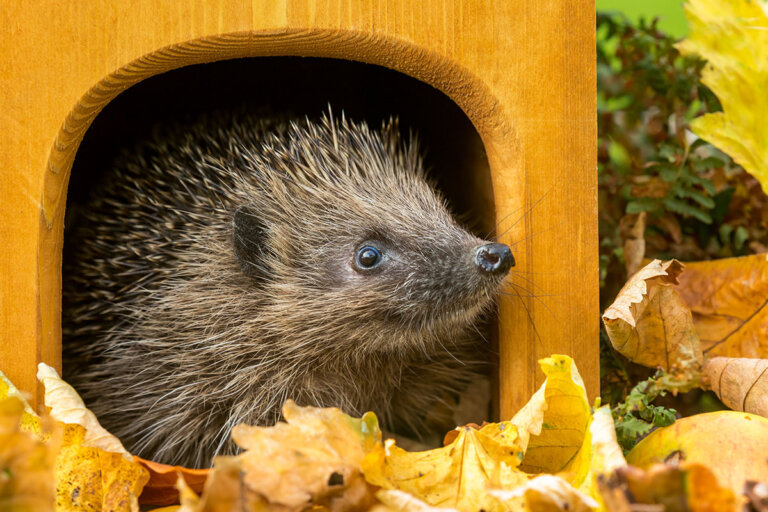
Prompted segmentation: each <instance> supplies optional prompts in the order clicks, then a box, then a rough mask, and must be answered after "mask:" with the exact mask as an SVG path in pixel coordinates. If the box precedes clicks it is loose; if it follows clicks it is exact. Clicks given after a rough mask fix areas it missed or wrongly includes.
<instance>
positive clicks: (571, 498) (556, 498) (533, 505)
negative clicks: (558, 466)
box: [489, 475, 600, 512]
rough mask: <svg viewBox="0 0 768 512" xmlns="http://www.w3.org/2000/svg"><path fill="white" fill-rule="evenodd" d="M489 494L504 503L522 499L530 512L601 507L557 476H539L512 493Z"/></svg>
mask: <svg viewBox="0 0 768 512" xmlns="http://www.w3.org/2000/svg"><path fill="white" fill-rule="evenodd" d="M489 492H490V494H491V495H493V496H494V497H495V498H497V499H499V500H501V501H504V502H509V501H513V500H515V499H517V498H521V497H522V498H524V499H525V506H526V510H527V511H529V512H560V511H562V512H589V511H590V510H593V509H595V508H597V507H599V506H600V505H599V503H597V502H596V501H595V500H594V499H593V498H591V497H589V496H586V495H584V494H582V493H581V492H579V491H577V490H576V489H574V488H573V486H571V485H570V484H569V483H568V482H566V481H565V480H563V479H562V478H560V477H559V476H555V475H539V476H537V477H536V478H534V479H533V480H530V481H528V482H526V483H525V484H523V485H522V486H520V487H518V488H517V489H514V490H512V491H500V490H491V491H489Z"/></svg>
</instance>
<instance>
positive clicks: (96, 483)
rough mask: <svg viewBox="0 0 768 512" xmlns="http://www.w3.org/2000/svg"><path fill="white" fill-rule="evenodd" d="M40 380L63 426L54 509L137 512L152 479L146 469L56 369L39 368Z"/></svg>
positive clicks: (46, 401) (57, 461) (54, 414)
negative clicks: (87, 407)
mask: <svg viewBox="0 0 768 512" xmlns="http://www.w3.org/2000/svg"><path fill="white" fill-rule="evenodd" d="M38 379H39V380H40V381H41V382H42V383H43V385H44V386H45V405H47V406H48V407H51V416H52V417H53V418H54V419H56V420H57V421H59V422H61V423H63V424H64V429H63V430H64V433H63V442H62V447H61V450H60V451H59V454H58V457H57V458H56V469H55V477H56V510H57V511H59V512H67V511H78V512H81V511H94V512H96V511H102V512H112V511H115V512H117V511H131V512H133V511H138V509H139V506H138V500H137V497H138V496H139V494H140V493H141V490H142V488H143V487H144V484H145V483H146V482H147V480H148V479H149V475H148V473H147V470H146V469H144V468H143V467H141V465H139V464H138V463H136V462H134V461H133V458H132V457H131V455H130V454H129V453H128V452H127V451H125V448H123V446H122V444H121V443H120V441H118V440H117V438H115V437H114V436H112V435H111V434H110V433H109V432H107V431H106V430H104V428H102V427H101V425H99V423H98V421H97V420H96V417H95V416H94V415H93V413H92V412H91V411H89V410H88V409H86V408H85V404H84V403H83V401H82V400H81V399H80V397H79V396H78V395H77V392H76V391H75V390H74V389H73V388H72V387H71V386H69V385H68V384H67V383H66V382H64V381H63V380H61V379H60V378H59V376H58V374H57V373H56V371H55V370H54V369H53V368H51V367H49V366H47V365H44V364H42V363H41V364H40V366H39V367H38ZM112 450H114V451H112Z"/></svg>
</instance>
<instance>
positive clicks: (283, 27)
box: [0, 0, 599, 417]
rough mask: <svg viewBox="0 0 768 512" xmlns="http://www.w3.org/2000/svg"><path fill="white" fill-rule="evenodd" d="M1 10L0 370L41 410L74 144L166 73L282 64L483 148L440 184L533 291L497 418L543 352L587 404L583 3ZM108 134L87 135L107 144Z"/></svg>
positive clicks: (509, 358) (589, 313)
mask: <svg viewBox="0 0 768 512" xmlns="http://www.w3.org/2000/svg"><path fill="white" fill-rule="evenodd" d="M0 9H2V11H3V19H5V21H6V23H7V24H8V25H7V27H8V28H7V29H6V30H7V32H6V37H5V38H3V42H2V43H1V44H2V46H3V49H2V54H1V55H2V56H1V57H0V59H2V64H3V66H2V73H0V81H2V87H1V88H0V97H2V105H3V107H4V108H3V116H2V117H1V118H0V125H1V126H2V130H1V132H2V138H0V140H2V148H1V149H0V162H2V163H1V164H0V173H2V180H1V181H0V183H1V184H2V186H0V209H2V218H3V228H2V244H0V245H1V248H0V290H2V293H1V294H0V320H1V323H0V369H1V370H2V371H3V372H4V373H5V374H6V375H7V376H8V377H9V378H10V379H11V380H12V381H13V382H14V383H16V384H17V386H19V387H20V388H21V389H22V390H24V391H27V392H29V393H31V394H32V396H33V397H34V400H35V401H36V403H37V404H38V406H39V405H40V402H41V396H40V390H39V389H38V385H37V383H36V379H35V374H36V368H37V364H38V363H39V362H40V361H44V362H46V363H48V364H51V365H53V366H54V367H58V368H59V370H60V369H61V368H60V367H61V346H62V345H61V279H62V276H61V272H62V270H61V269H62V265H61V263H62V248H63V246H64V244H65V243H66V240H65V234H64V233H65V231H64V219H65V213H66V211H65V210H66V207H67V196H68V194H70V195H71V194H72V193H73V191H72V188H71V187H70V184H71V183H72V184H73V183H76V181H77V179H78V176H77V173H78V172H81V171H80V168H81V167H82V165H81V166H78V164H77V162H78V159H80V158H81V153H82V152H81V143H82V142H83V140H84V138H86V139H87V137H86V134H87V132H88V131H89V128H91V127H92V125H98V121H99V118H100V117H102V116H103V115H105V114H103V112H106V110H105V109H108V108H110V105H112V104H116V103H117V101H118V100H119V99H120V98H118V96H120V97H124V96H126V95H127V94H130V93H131V91H135V90H139V89H138V88H140V87H141V86H142V84H145V83H150V81H151V80H154V78H153V77H159V76H161V75H162V76H165V75H167V76H171V74H170V73H168V72H171V71H172V70H179V71H182V72H183V71H184V70H185V69H195V70H196V71H194V73H195V76H196V77H197V78H196V79H199V80H201V81H206V78H205V74H206V73H214V74H215V73H219V72H224V71H226V70H224V68H221V67H220V68H216V67H200V66H198V65H201V64H205V65H206V66H210V64H208V63H214V62H220V63H224V62H229V63H230V64H229V66H230V67H229V68H228V71H226V72H228V73H234V74H235V75H237V74H238V73H241V72H242V73H246V72H245V70H246V69H250V70H254V69H255V70H256V71H248V73H250V74H251V75H250V76H259V77H261V78H260V79H259V80H258V81H260V82H264V81H265V80H264V76H275V75H281V76H287V77H294V78H295V77H296V76H297V75H291V72H286V73H285V74H283V73H282V72H281V69H283V68H281V66H283V67H284V69H286V70H287V69H289V68H290V67H291V66H296V65H297V64H296V62H299V64H298V65H299V66H305V65H307V66H310V67H309V70H310V71H308V72H310V73H314V75H312V76H317V73H318V71H317V70H319V69H326V70H327V72H325V73H322V77H323V78H322V81H323V83H324V84H325V85H323V88H324V89H322V90H323V91H327V90H332V89H333V88H334V87H335V85H334V84H337V85H338V84H349V83H350V82H354V77H355V76H356V74H357V73H358V70H363V69H365V70H370V69H375V70H379V71H366V72H370V73H374V75H372V76H374V79H371V80H369V82H368V83H369V84H373V83H375V84H378V85H376V86H373V85H371V88H366V87H357V88H356V94H357V95H361V94H365V95H367V96H366V98H365V101H364V102H362V103H366V102H367V103H376V101H377V100H376V97H375V96H376V94H379V93H381V92H382V91H386V90H392V88H391V87H390V85H391V84H390V83H389V82H388V80H390V78H388V77H395V78H391V80H393V81H394V82H397V84H398V85H397V87H396V90H397V94H394V95H393V96H397V97H409V96H412V99H413V98H417V99H418V103H419V104H420V105H424V104H430V103H431V102H432V99H430V98H436V99H435V100H434V101H435V102H436V103H434V104H436V105H438V106H437V107H434V108H433V110H432V111H429V110H428V111H426V112H427V114H426V115H423V116H422V118H423V119H426V121H424V120H423V119H422V121H423V122H422V124H421V125H420V126H418V127H417V128H418V129H419V131H420V134H421V135H422V138H424V137H426V138H427V139H429V137H430V135H429V132H430V130H432V131H434V132H435V133H440V132H453V131H454V130H453V127H454V125H452V124H451V123H448V124H445V123H444V118H443V117H440V116H439V112H440V109H442V105H444V104H450V108H453V109H454V110H456V111H457V112H460V113H461V116H463V118H464V119H465V120H466V121H468V123H467V125H468V126H470V127H471V128H472V131H473V133H474V135H473V136H474V137H476V138H477V140H478V141H481V143H482V149H484V151H480V152H479V153H478V154H479V155H480V156H479V157H478V159H477V162H478V163H477V164H476V165H475V164H473V163H471V162H470V163H466V164H464V163H462V164H461V165H462V168H461V169H459V171H458V173H459V175H458V177H457V178H456V180H458V181H455V180H454V178H452V177H449V178H444V179H442V180H440V179H438V181H441V182H445V183H449V185H448V187H449V188H450V182H454V183H458V184H459V185H455V186H454V192H453V193H450V192H449V193H448V195H449V197H450V196H451V195H452V194H453V196H454V198H458V199H457V200H458V201H459V202H461V200H462V197H461V189H462V188H463V187H464V185H463V183H481V184H482V183H486V184H487V190H488V194H487V197H486V196H485V195H484V194H483V193H482V191H480V192H476V193H475V192H472V193H470V194H469V196H468V197H469V198H468V199H467V198H464V199H465V202H468V203H469V204H466V205H464V209H465V210H467V211H475V212H477V211H480V212H490V214H489V215H488V216H486V218H485V222H486V225H488V220H489V219H490V220H491V222H490V226H491V227H493V226H494V225H496V226H497V233H499V234H500V235H501V237H500V241H503V242H505V243H508V244H510V245H513V250H514V255H515V258H516V261H517V266H516V267H515V269H513V270H514V272H515V273H516V275H517V276H518V279H520V280H519V281H517V284H519V285H520V286H521V289H523V288H524V289H525V290H527V291H521V292H520V293H519V294H511V295H504V296H503V297H502V299H501V301H500V304H499V308H500V311H499V313H500V314H499V323H498V332H499V336H498V379H497V382H498V395H497V396H498V405H499V413H500V415H501V416H502V417H509V416H510V415H512V414H514V412H515V411H516V410H517V409H518V408H519V407H520V406H521V405H522V404H524V403H525V402H526V401H527V400H528V398H529V397H530V396H531V394H532V393H533V392H534V391H535V390H536V388H537V387H538V386H539V385H540V384H541V381H542V379H543V375H542V374H541V372H540V370H539V369H538V364H537V360H538V359H540V358H542V357H546V356H548V355H550V354H553V353H562V354H568V355H571V356H572V357H573V358H574V359H575V361H576V364H577V365H578V368H579V370H580V373H581V375H582V376H583V378H584V381H585V383H586V386H587V389H588V392H589V395H590V398H594V397H595V396H596V395H597V393H598V380H599V361H598V339H599V336H598V329H599V325H598V322H599V320H598V319H599V311H598V307H599V306H598V254H597V175H596V172H595V169H596V147H597V146H596V136H597V133H596V95H595V39H594V34H595V29H594V27H595V25H594V3H592V2H589V1H586V0H552V1H549V2H541V1H538V0H515V1H510V0H477V1H475V0H463V1H462V0H441V1H436V0H435V1H432V0H427V1H424V0H383V1H372V0H371V1H367V0H360V1H356V0H355V1H350V0H346V1H342V0H327V1H320V0H316V1H313V0H306V1H285V0H283V1H272V0H247V1H241V0H206V1H200V2H158V1H154V0H134V1H132V2H113V1H106V0H88V1H82V2H59V3H50V2H42V1H39V0H33V1H29V2H20V1H19V2H17V1H12V2H6V3H4V5H3V7H2V8H0ZM299 57H301V58H304V59H298V58H299ZM307 58H310V59H307ZM234 59H238V60H234ZM243 59H247V60H243ZM280 59H283V60H280ZM238 63H239V64H238ZM361 63H362V64H361ZM326 65H327V66H328V67H327V68H326V67H325V66H326ZM195 66H197V67H195ZM260 66H267V67H266V68H264V67H260ZM223 70H224V71H223ZM173 72H174V73H175V72H176V71H173ZM305 72H306V69H305ZM376 73H380V74H381V77H383V78H381V79H379V75H376ZM163 74H165V75H163ZM337 75H338V76H337ZM242 76H245V74H243V75H242ZM187 78H188V77H187ZM185 79H186V78H182V80H185ZM319 81H320V80H318V83H319ZM177 82H178V80H177ZM394 82H393V83H394ZM153 83H154V84H155V85H154V86H153V87H151V88H149V89H145V90H144V92H142V93H141V94H143V96H141V95H139V96H138V99H136V97H135V102H137V103H135V104H141V103H142V102H145V101H146V102H150V103H148V104H152V103H151V98H150V97H151V96H152V95H153V94H155V92H156V91H157V90H159V89H158V88H162V87H163V82H162V81H160V82H153ZM408 83H413V84H415V85H413V94H411V92H412V91H411V90H410V89H409V87H411V86H409V85H408ZM403 84H405V85H403ZM313 85H314V84H313V83H312V81H310V83H309V85H307V83H306V81H305V83H304V87H305V88H306V87H313ZM392 87H394V86H392ZM353 89H355V87H353ZM361 89H364V90H362V91H361ZM417 89H418V91H417ZM348 90H349V89H346V90H343V91H348ZM153 91H154V92H153ZM424 91H427V92H424ZM209 92H210V91H209ZM212 94H213V95H216V92H215V91H214V92H213V93H212ZM221 94H226V92H225V93H221ZM302 94H304V93H296V94H295V97H298V96H300V95H302ZM322 94H324V93H318V94H317V96H318V97H320V96H322ZM336 94H337V96H343V95H346V94H347V92H342V93H339V92H338V90H337V93H336ZM424 95H426V96H424ZM430 95H431V96H430ZM134 96H135V95H134ZM289 96H290V93H289ZM116 98H117V99H116ZM142 98H143V99H142ZM422 98H426V99H423V100H422ZM437 98H440V99H439V100H438V99H437ZM113 100H115V101H113ZM326 101H328V100H326ZM382 101H383V100H382ZM393 101H394V100H393ZM156 103H157V102H156ZM385 103H386V102H385ZM395 103H396V102H395ZM410 105H413V102H412V103H411V104H410ZM395 106H397V105H395ZM406 106H407V105H406ZM334 108H335V107H334ZM446 108H448V107H446ZM435 109H437V110H435ZM151 110H152V109H149V110H148V111H150V112H151ZM430 112H431V113H430ZM395 113H397V112H395ZM124 114H125V113H124ZM126 117H130V112H129V113H128V114H127V116H126ZM430 119H432V122H431V126H430V121H429V120H430ZM425 123H426V125H425ZM118 124H119V123H118ZM104 126H106V128H103V129H102V128H100V132H99V134H98V137H100V140H107V139H109V138H113V139H114V138H115V137H119V134H118V132H114V134H113V133H112V132H110V131H109V127H108V126H109V125H104ZM91 131H93V130H91ZM457 131H458V130H457ZM425 132H426V133H427V135H424V133H425ZM450 144H451V145H455V146H458V147H461V146H462V145H463V144H462V143H461V141H458V142H456V141H455V140H454V141H453V142H450ZM486 157H487V160H486ZM73 169H74V171H73ZM435 171H436V172H437V173H439V171H440V170H439V169H436V170H435ZM70 175H72V181H70ZM80 181H82V179H81V180H80ZM73 186H74V185H73ZM479 187H480V188H482V187H483V185H480V186H479ZM470 188H471V186H470ZM455 189H459V190H458V191H456V190H455ZM478 190H479V189H478ZM481 203H483V204H481ZM494 217H495V220H494ZM481 224H482V223H481ZM116 250H119V249H118V248H116Z"/></svg>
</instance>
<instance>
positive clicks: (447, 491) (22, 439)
mask: <svg viewBox="0 0 768 512" xmlns="http://www.w3.org/2000/svg"><path fill="white" fill-rule="evenodd" d="M667 268H669V266H668V267H667ZM540 364H541V367H542V369H543V371H544V373H545V374H546V380H545V382H544V384H543V385H542V387H541V388H540V389H539V391H537V392H536V394H535V395H534V396H533V397H532V398H531V400H530V401H529V402H528V404H527V405H526V406H525V407H523V408H522V409H521V410H520V411H519V412H518V414H516V415H515V416H514V417H513V418H512V419H511V420H509V421H502V422H499V423H490V424H486V425H484V426H483V427H474V426H463V427H457V428H456V430H455V434H454V435H453V436H449V442H448V443H447V444H446V445H445V446H443V447H441V448H436V449H433V450H427V451H422V452H408V451H406V450H403V449H401V448H400V447H398V446H397V444H396V443H395V441H394V440H391V439H387V440H384V441H383V440H382V436H381V432H380V431H379V427H378V422H377V419H376V417H375V416H374V415H373V414H372V413H367V414H366V415H364V416H363V417H362V418H352V417H350V416H348V415H346V414H344V413H342V412H341V411H340V410H338V409H334V408H326V409H323V408H314V407H300V406H298V405H296V404H295V403H293V402H291V401H288V402H286V404H285V406H284V409H283V414H284V417H285V422H280V423H278V424H277V425H275V426H273V427H252V426H246V425H241V426H238V427H236V428H235V429H234V431H233V438H234V440H235V441H236V442H237V444H238V445H240V446H241V447H242V448H243V452H242V453H241V454H240V455H237V456H227V457H217V458H216V459H215V462H214V467H213V468H212V469H211V470H210V471H209V472H208V474H207V481H206V482H205V486H204V488H203V490H202V492H201V493H200V492H196V491H194V490H192V489H191V488H190V487H189V485H188V484H187V481H186V480H185V479H184V478H181V477H180V476H179V477H177V480H176V489H177V491H178V497H179V501H177V503H179V504H178V505H174V506H171V507H166V508H163V509H155V510H163V511H166V512H171V511H178V512H207V511H275V512H278V511H280V512H290V511H301V510H312V511H317V512H319V511H322V510H328V511H356V510H360V511H364V510H371V511H376V512H392V511H431V512H434V511H462V512H463V511H467V512H468V511H473V512H474V511H480V510H485V511H488V512H491V511H534V512H535V511H542V512H543V511H547V512H548V511H589V510H640V509H637V508H636V507H637V506H639V505H640V504H667V505H669V504H675V507H677V508H667V509H666V510H692V511H704V510H735V507H736V505H737V504H738V505H741V504H742V503H743V501H744V500H745V499H746V498H745V497H744V495H743V492H742V491H746V489H744V485H745V482H752V483H756V482H761V481H765V480H766V479H768V471H766V469H767V468H768V467H763V466H765V459H764V457H755V456H754V450H758V451H761V452H762V453H768V420H766V419H763V418H759V419H758V417H757V416H754V417H753V416H751V415H745V414H744V413H736V412H732V413H730V414H731V415H735V416H728V415H725V414H720V416H719V419H717V420H708V419H706V418H704V417H703V416H705V415H702V416H697V417H691V418H687V419H686V420H690V421H686V420H679V421H678V422H676V423H675V425H673V426H672V427H669V428H667V429H658V430H657V431H655V432H654V433H652V434H651V435H650V436H648V437H647V438H646V439H645V440H644V441H642V442H641V443H640V445H638V447H637V448H636V449H635V450H633V451H632V452H630V454H629V461H630V462H631V463H633V464H634V465H635V466H636V467H632V466H628V465H627V462H626V461H625V459H624V456H623V454H622V450H621V448H620V447H619V445H618V444H617V441H616V434H615V431H614V428H613V419H612V417H611V412H610V409H609V408H608V407H607V406H603V407H599V408H597V409H592V408H591V407H590V406H589V403H588V402H587V396H586V392H585V390H584V386H583V383H582V380H581V377H580V376H579V373H578V371H577V370H576V367H575V366H574V364H573V361H572V360H571V359H570V358H569V357H567V356H562V355H553V356H551V357H549V358H546V359H543V360H541V361H540ZM39 378H40V379H41V381H42V382H43V384H44V386H45V389H46V404H47V405H48V406H49V407H50V408H51V412H50V416H46V417H45V418H44V419H40V418H38V417H37V416H36V415H34V413H32V412H31V411H30V410H29V408H28V407H27V406H26V405H25V403H24V402H23V401H22V400H21V399H20V398H19V397H18V395H19V394H18V392H16V391H15V389H14V388H13V387H12V386H11V385H10V383H8V382H7V381H5V380H3V381H2V387H0V391H2V393H0V428H2V430H0V461H2V468H0V470H2V471H3V472H4V473H3V474H4V475H11V477H10V478H9V477H8V476H5V477H3V478H0V510H2V511H6V510H7V511H26V510H35V511H38V510H39V511H46V510H57V511H74V510H91V511H137V510H139V500H140V499H141V500H143V498H139V497H140V495H141V492H142V489H143V488H144V486H145V484H146V483H147V479H148V475H149V472H148V471H147V470H146V469H145V468H144V466H143V465H142V464H140V463H139V462H138V461H136V460H135V458H134V457H132V456H130V454H128V453H127V452H126V451H125V449H124V448H123V447H122V445H121V444H120V442H119V440H117V439H116V438H115V437H114V436H112V435H111V434H109V433H108V432H106V431H105V430H104V429H103V428H102V427H101V426H100V425H99V424H98V421H97V420H96V418H95V417H94V416H93V414H92V413H91V412H90V411H89V410H88V409H86V408H85V407H84V406H83V404H82V401H81V400H80V398H79V397H78V396H77V394H76V393H75V392H74V390H73V389H72V388H71V387H70V386H68V385H67V384H66V383H65V382H64V381H62V380H61V379H60V378H58V376H57V375H56V374H55V372H54V371H53V370H52V369H51V368H49V367H46V366H45V365H41V367H40V372H39ZM744 422H748V423H744ZM44 425H48V426H44ZM728 431H739V432H740V433H741V435H746V436H748V437H749V439H750V440H751V444H747V443H741V442H740V441H737V440H735V439H734V438H733V437H731V436H723V435H715V433H716V432H720V433H722V432H728ZM729 443H730V444H729ZM9 446H10V447H12V449H9V448H8V447H9ZM737 448H738V449H737ZM675 454H677V455H675ZM680 454H684V456H683V459H682V460H674V461H672V462H674V463H672V464H663V462H664V461H670V459H673V458H674V457H675V456H677V457H680ZM716 459H717V460H716ZM758 459H759V460H758ZM718 463H725V464H728V467H729V470H730V476H729V477H724V476H722V474H720V473H719V472H717V471H714V470H713V465H716V464H718ZM761 464H762V466H761ZM736 466H738V470H734V467H736ZM155 473H157V472H155ZM159 473H162V471H160V472H159ZM151 488H152V487H151V485H150V486H148V489H151ZM737 488H738V490H737ZM750 489H751V491H750V492H752V493H753V494H754V493H755V492H758V491H759V490H760V489H761V488H759V487H754V486H752V487H750ZM150 498H151V496H150ZM153 502H154V503H157V502H156V501H152V499H150V500H149V502H147V501H145V505H144V507H145V508H143V510H151V508H147V507H148V503H153ZM712 503H715V504H718V506H723V507H725V508H711V507H710V508H707V506H708V505H707V504H709V505H711V504H712ZM648 510H651V509H648ZM654 510H655V509H654ZM659 510H661V509H659Z"/></svg>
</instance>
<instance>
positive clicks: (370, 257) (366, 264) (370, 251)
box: [357, 245, 381, 268]
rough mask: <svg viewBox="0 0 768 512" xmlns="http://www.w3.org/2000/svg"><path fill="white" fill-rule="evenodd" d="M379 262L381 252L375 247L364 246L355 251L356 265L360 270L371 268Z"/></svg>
mask: <svg viewBox="0 0 768 512" xmlns="http://www.w3.org/2000/svg"><path fill="white" fill-rule="evenodd" d="M380 261H381V252H379V250H378V249H377V248H375V247H372V246H370V245H366V246H365V247H363V248H361V249H360V250H359V251H357V264H358V266H359V267H361V268H373V267H375V266H376V265H378V264H379V262H380Z"/></svg>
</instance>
